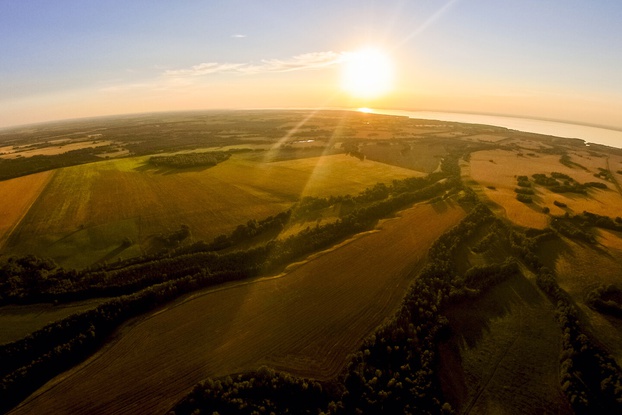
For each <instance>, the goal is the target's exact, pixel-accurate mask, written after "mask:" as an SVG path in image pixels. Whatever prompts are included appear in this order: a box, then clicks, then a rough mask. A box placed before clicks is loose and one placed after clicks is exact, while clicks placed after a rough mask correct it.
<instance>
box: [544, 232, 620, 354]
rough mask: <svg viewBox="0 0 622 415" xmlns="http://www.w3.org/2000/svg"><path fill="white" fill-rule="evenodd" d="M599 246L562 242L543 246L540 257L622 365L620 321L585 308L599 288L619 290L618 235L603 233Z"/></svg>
mask: <svg viewBox="0 0 622 415" xmlns="http://www.w3.org/2000/svg"><path fill="white" fill-rule="evenodd" d="M601 234H602V235H603V236H602V237H600V238H599V241H600V242H601V243H602V244H603V246H604V247H605V248H606V249H603V247H602V246H590V245H586V244H582V243H577V242H574V241H572V240H570V239H567V238H563V239H562V240H561V242H560V241H550V242H547V243H545V244H543V246H542V248H541V250H542V257H543V258H545V259H546V265H547V266H548V267H549V268H551V269H554V270H555V271H556V273H557V280H558V283H559V286H560V287H561V288H563V289H564V290H565V291H566V292H567V293H568V294H570V296H571V297H572V299H573V300H574V301H575V302H576V304H577V305H578V306H579V307H580V309H581V311H582V312H583V313H584V317H585V318H586V319H587V320H588V323H589V326H590V327H591V329H592V330H593V331H594V334H595V335H596V337H597V338H598V340H599V341H601V342H602V343H603V344H604V345H605V346H606V347H607V348H608V350H609V351H610V352H611V354H612V355H613V356H614V357H615V358H616V360H617V362H618V364H622V325H621V324H620V319H617V318H615V317H611V316H608V315H605V314H601V313H599V312H597V311H595V310H592V309H591V308H589V307H588V306H587V305H586V304H585V297H586V295H587V294H588V293H589V292H590V291H591V290H593V289H594V288H596V287H597V286H598V285H601V284H602V285H609V284H613V285H616V286H617V287H622V250H620V249H618V248H617V247H616V246H620V245H621V244H622V241H621V240H620V236H619V234H616V233H613V232H602V233H601Z"/></svg>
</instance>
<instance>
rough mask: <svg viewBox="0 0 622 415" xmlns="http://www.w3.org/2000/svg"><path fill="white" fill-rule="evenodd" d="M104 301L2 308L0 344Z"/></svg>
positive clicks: (7, 306) (0, 315)
mask: <svg viewBox="0 0 622 415" xmlns="http://www.w3.org/2000/svg"><path fill="white" fill-rule="evenodd" d="M104 301H106V300H105V299H102V298H98V299H94V300H88V301H79V302H75V303H71V304H66V305H65V304H63V305H56V306H54V305H52V304H32V305H6V306H3V307H0V344H3V343H8V342H12V341H14V340H19V339H21V338H22V337H24V336H26V335H28V334H30V333H32V332H33V331H35V330H39V329H40V328H42V327H43V326H45V325H46V324H49V323H52V322H54V321H58V320H61V319H63V318H65V317H68V316H70V315H71V314H75V313H79V312H82V311H86V310H89V309H91V308H95V307H97V306H98V305H99V304H101V303H103V302H104Z"/></svg>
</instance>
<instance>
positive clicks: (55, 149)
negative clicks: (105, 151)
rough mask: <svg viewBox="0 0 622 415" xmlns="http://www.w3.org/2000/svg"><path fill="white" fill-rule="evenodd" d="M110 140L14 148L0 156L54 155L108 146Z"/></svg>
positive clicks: (7, 157) (9, 157)
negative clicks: (29, 148)
mask: <svg viewBox="0 0 622 415" xmlns="http://www.w3.org/2000/svg"><path fill="white" fill-rule="evenodd" d="M111 144H112V142H110V141H80V142H76V143H69V144H62V143H61V144H59V145H57V146H46V147H41V148H33V149H31V150H28V149H22V148H18V149H15V148H14V149H13V150H10V151H6V152H5V154H0V158H5V159H12V158H16V157H32V156H53V155H56V154H62V153H66V152H68V151H73V150H80V149H84V148H96V147H106V146H109V145H111Z"/></svg>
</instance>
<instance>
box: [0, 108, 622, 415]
mask: <svg viewBox="0 0 622 415" xmlns="http://www.w3.org/2000/svg"><path fill="white" fill-rule="evenodd" d="M76 131H77V132H76ZM91 136H92V137H91ZM0 139H4V140H5V141H6V142H5V143H4V144H6V145H5V146H4V147H2V148H3V149H5V150H6V151H7V152H9V153H10V154H11V158H6V159H2V160H0V173H3V172H4V173H3V174H5V175H6V176H1V177H13V178H9V179H7V180H2V181H0V195H2V196H3V197H5V198H6V200H15V201H16V203H13V204H3V205H1V206H0V214H1V215H0V254H1V255H2V256H1V257H0V258H7V257H9V256H11V255H29V254H34V255H36V256H42V257H51V258H53V259H54V260H55V261H56V262H57V263H58V264H60V265H61V266H62V267H64V268H65V269H66V270H61V271H58V269H55V268H50V269H47V268H46V269H44V270H43V271H42V270H41V269H36V268H35V269H33V270H31V271H32V273H31V274H28V270H29V268H28V267H26V266H25V268H24V270H25V271H24V272H25V274H24V275H23V276H22V275H15V274H11V273H10V271H11V267H12V266H14V267H17V265H11V264H12V263H10V262H9V263H8V264H9V265H8V266H7V267H6V268H5V269H6V270H8V272H7V275H12V276H11V277H7V278H5V279H6V281H5V280H4V279H3V280H2V281H0V282H2V283H3V284H4V286H5V287H8V289H10V290H11V295H12V296H8V295H7V296H5V297H4V298H3V301H5V302H4V303H3V304H4V305H2V306H0V329H3V332H2V338H1V339H0V343H2V342H11V343H6V344H0V352H1V353H3V354H2V356H3V359H8V360H7V361H6V362H5V363H7V367H8V366H9V364H8V363H11V365H10V367H11V368H12V369H10V370H8V369H7V371H5V372H6V373H5V372H2V375H3V379H2V382H5V383H3V385H8V387H16V388H19V387H20V385H22V384H21V383H19V382H26V381H27V380H28V379H30V378H29V376H32V378H33V379H35V381H34V383H31V384H26V383H24V385H26V386H32V387H31V389H29V391H34V390H35V389H36V387H38V386H39V385H43V386H41V387H40V388H39V389H38V390H36V392H34V393H33V394H32V395H30V396H29V397H28V398H26V399H25V400H24V401H23V402H22V403H21V404H19V405H18V406H17V407H15V408H14V409H13V410H12V411H11V412H10V413H12V414H27V413H32V414H39V413H72V414H73V413H78V414H80V413H88V414H91V413H101V414H104V413H105V414H108V413H113V414H120V413H154V414H155V413H166V411H168V410H170V409H171V408H173V409H174V410H175V411H176V413H177V414H178V415H179V414H182V413H193V411H194V409H197V410H204V411H207V413H211V412H210V408H212V407H211V406H209V405H210V404H211V403H213V404H214V405H216V402H220V401H219V400H222V402H220V403H223V402H224V403H227V404H228V403H232V404H233V405H234V406H235V407H236V408H237V409H236V410H239V411H241V413H252V410H251V408H257V410H258V411H259V412H261V410H260V408H264V409H263V410H264V411H269V410H272V411H274V412H276V413H278V412H279V411H281V410H283V408H289V407H288V406H287V405H289V404H288V403H287V396H289V395H288V392H287V391H288V390H290V389H288V388H291V387H293V386H292V385H299V386H300V385H306V386H304V387H303V386H301V387H302V388H303V389H302V390H305V387H309V385H314V386H313V387H312V388H311V387H309V390H311V389H313V391H314V392H313V393H319V394H320V395H321V397H322V402H323V403H322V404H318V406H317V408H315V407H313V408H312V409H313V410H315V409H317V411H324V413H330V414H346V413H354V412H356V411H362V412H363V413H399V412H400V411H402V410H404V411H406V412H408V411H411V412H415V413H420V412H425V411H426V410H427V411H429V412H431V413H438V412H442V411H444V412H446V413H451V411H455V413H460V414H475V413H517V414H518V413H547V414H549V413H550V414H571V413H578V414H582V413H618V412H616V410H615V408H622V371H621V370H620V367H619V365H620V363H621V359H622V349H621V348H620V344H622V331H621V330H620V328H619V327H620V315H619V314H616V313H620V312H621V311H620V310H622V295H621V296H620V298H619V300H617V297H615V295H614V294H607V295H608V297H607V296H605V297H598V296H599V295H600V296H603V295H604V294H602V293H603V292H605V293H611V292H613V293H615V292H617V291H615V289H616V287H617V289H620V288H622V281H621V280H620V275H622V274H621V273H622V268H621V266H620V263H622V262H621V261H622V236H621V235H622V218H620V217H619V216H620V213H619V212H620V211H621V210H620V209H621V207H622V188H621V187H620V180H621V179H622V170H621V168H622V152H621V151H620V150H618V149H613V148H608V147H604V146H599V145H590V146H586V145H585V143H584V142H583V141H581V140H571V139H568V140H566V139H560V138H556V137H551V136H544V135H538V134H527V133H521V132H518V131H513V130H507V129H504V128H499V127H492V126H483V125H468V124H458V123H446V122H439V121H425V120H410V119H407V118H403V117H388V116H375V115H372V114H354V113H346V112H340V111H334V112H332V111H321V112H318V113H309V112H303V111H299V112H297V111H283V112H272V111H249V112H244V113H227V112H211V113H186V114H159V115H141V116H128V117H126V118H120V119H118V120H115V119H113V118H105V119H93V120H83V121H74V122H73V123H68V124H67V125H62V124H58V125H54V126H53V127H49V130H46V128H45V127H41V126H38V127H33V128H32V129H21V130H19V131H13V132H9V133H7V132H3V133H2V134H0ZM87 139H88V140H87ZM57 140H60V141H57ZM89 140H90V141H89ZM80 143H94V144H97V143H100V144H101V145H98V146H95V147H93V148H90V149H89V148H82V147H81V146H82V144H80ZM63 146H66V147H67V148H66V150H67V153H62V152H61V150H62V147H63ZM75 151H79V152H80V154H82V155H83V156H84V158H80V157H77V156H76V158H72V157H71V154H70V153H71V152H75ZM204 151H219V152H225V151H226V152H229V153H228V154H225V156H226V157H225V158H224V161H222V162H220V163H218V164H217V165H214V166H193V167H187V168H175V167H171V166H162V165H160V166H158V165H156V164H154V163H151V162H150V157H151V156H152V155H158V156H162V155H167V156H170V157H176V156H177V155H180V154H181V155H183V154H184V153H187V152H204ZM44 154H49V155H44ZM76 154H77V153H76ZM17 155H21V157H17ZM87 156H88V157H87ZM46 157H48V158H46ZM71 160H74V161H75V163H72V162H68V161H71ZM7 163H11V164H7ZM20 163H21V164H20ZM14 165H15V166H17V165H19V166H21V167H20V168H21V169H22V170H20V171H19V172H17V171H15V172H14V171H13V170H12V167H11V166H14ZM20 172H21V173H20ZM13 173H15V174H13ZM18 173H19V174H18ZM28 173H32V174H28ZM16 176H19V177H16ZM379 183H384V184H379ZM422 201H424V202H422ZM396 211H400V213H399V214H398V215H397V217H392V215H393V214H394V213H395V212H396ZM387 218H388V219H387ZM180 226H181V230H179V229H180ZM180 232H181V233H180ZM179 235H182V236H181V237H179V238H178V236H179ZM175 238H178V239H175ZM26 262H27V263H29V264H35V265H32V266H33V267H34V266H36V264H37V262H36V261H30V262H28V261H26ZM41 263H43V264H47V263H45V262H41ZM45 266H47V265H45ZM69 268H76V269H77V271H75V272H74V271H71V270H67V269H69ZM0 270H2V269H1V268H0ZM281 270H282V272H281ZM0 274H1V273H0ZM32 275H36V276H37V278H40V279H41V281H37V284H35V283H32V281H31V282H30V284H29V280H28V278H32ZM0 277H2V275H0ZM3 278H4V277H3ZM85 281H87V282H89V284H92V285H90V286H89V287H84V286H83V284H84V282H85ZM46 284H47V285H46ZM81 284H82V285H81ZM206 287H207V288H206ZM605 288H607V289H608V290H610V291H603V290H605ZM20 290H21V291H20ZM38 290H43V291H41V292H40V291H38ZM45 290H48V291H45ZM72 290H73V291H72ZM599 290H600V291H599ZM104 297H111V298H104ZM0 298H1V297H0ZM40 298H47V299H48V300H49V301H50V304H42V303H36V301H37V299H39V300H38V301H41V300H40ZM78 298H79V299H81V300H83V301H80V302H72V301H74V300H75V299H78ZM595 298H596V300H599V301H600V303H597V305H598V304H600V306H595V305H594V304H595V302H594V299H595ZM48 300H46V301H48ZM12 301H13V302H16V303H17V304H22V303H23V304H24V305H17V304H13V303H12ZM59 301H60V303H61V304H59ZM65 301H67V303H63V302H65ZM616 301H618V302H617V303H616ZM32 302H35V303H34V304H31V303H32ZM52 302H53V304H51V303H52ZM603 304H604V306H603ZM616 307H617V308H616ZM612 310H613V311H612ZM616 310H617V311H616ZM74 311H75V312H76V314H75V316H72V317H68V315H69V314H71V313H73V312H74ZM90 312H92V314H87V313H90ZM87 315H88V316H92V320H91V321H92V324H91V326H89V324H90V323H89V321H86V323H84V322H82V323H80V321H82V320H80V316H87ZM76 316H77V317H76ZM74 317H75V319H74V320H71V319H72V318H74ZM63 318H65V320H61V319H63ZM89 318H90V317H89ZM52 321H55V323H54V324H51V325H49V326H45V327H43V329H41V330H40V328H41V327H42V326H43V325H44V324H46V323H47V322H52ZM76 321H77V323H76ZM83 323H84V327H82V326H80V324H83ZM16 325H19V327H16ZM107 330H108V331H107ZM31 331H33V332H34V333H33V334H32V335H31V336H30V337H29V336H26V335H27V334H28V333H29V332H31ZM46 333H48V334H49V333H51V334H49V335H48V334H46ZM24 336H25V337H24ZM33 336H34V337H33ZM37 336H38V337H37ZM46 336H48V337H46ZM55 336H56V337H55ZM63 336H66V338H65V337H63ZM72 336H73V337H72ZM57 337H58V338H60V340H58V343H56V341H57ZM2 339H3V340H2ZM91 340H92V341H93V343H89V342H90V341H91ZM31 345H34V346H32V347H31ZM37 347H38V348H39V349H40V350H39V349H37ZM48 349H51V350H48ZM37 353H38V354H37ZM54 353H57V354H58V356H60V357H58V358H57V360H55V359H56V358H54V357H49V356H56V355H55V354H54ZM14 356H16V357H17V360H16V362H18V363H15V364H14V365H13V363H12V359H13V358H14ZM46 356H47V357H46ZM20 359H21V360H20ZM46 359H47V360H46ZM31 360H32V362H31ZM46 365H47V366H46ZM13 366H14V368H13ZM260 367H263V368H264V369H261V376H267V377H268V378H267V379H268V380H265V379H263V380H262V379H260V380H259V381H258V380H257V379H258V378H257V376H256V372H255V371H256V370H257V369H259V368H260ZM59 368H64V369H62V370H60V369H59ZM67 368H69V370H67V371H66V372H63V373H61V372H62V371H63V370H65V369H67ZM265 368H269V369H265ZM274 370H276V371H277V372H274ZM261 376H260V377H261ZM24 379H25V380H24ZM270 379H271V380H270ZM284 379H285V380H284ZM264 381H266V382H272V385H274V390H276V392H275V393H276V395H275V396H272V395H269V396H271V397H263V398H262V397H261V396H259V397H257V396H255V395H254V393H255V394H259V392H254V391H261V390H262V389H261V388H263V387H265V384H264V383H262V382H264ZM281 381H282V382H284V383H283V385H285V386H283V389H279V388H280V387H281V386H278V387H277V384H278V385H281V383H279V382H281ZM46 382H47V383H46ZM254 382H255V383H254ZM287 382H292V383H291V384H290V383H287ZM14 385H18V386H14ZM33 385H36V387H35V386H33ZM195 385H196V386H195ZM253 385H254V386H253ZM288 385H289V386H288ZM318 385H319V386H318ZM227 388H229V389H227ZM255 388H256V389H255ZM318 388H319V390H320V391H319V392H318ZM322 388H324V389H322ZM7 390H10V389H7ZM191 390H192V391H193V392H192V394H191V395H188V397H186V398H184V396H186V394H188V393H189V392H190V391H191ZM300 393H301V394H302V392H300ZM238 394H239V395H238ZM322 394H323V395H322ZM320 395H317V396H320ZM23 396H26V395H25V394H24V395H23ZM296 396H298V395H296ZM208 397H211V398H210V399H212V400H210V399H208ZM283 397H285V398H283ZM20 399H22V398H20ZM203 399H205V401H203ZM256 399H258V400H257V401H255V400H256ZM262 399H263V400H262ZM279 399H283V402H280V401H279ZM229 400H230V402H229ZM16 402H17V400H16ZM224 403H223V405H224ZM281 404H283V405H286V406H284V407H283V406H279V405H281ZM13 405H14V404H13ZM201 405H206V406H201ZM236 405H237V406H236ZM253 405H255V406H253ZM272 405H274V406H272ZM616 405H617V406H616ZM224 407H227V406H224ZM242 407H244V408H245V409H244V411H246V412H244V411H242ZM405 408H406V409H405ZM430 408H433V409H430ZM441 410H442V411H441ZM185 411H187V412H185ZM378 411H380V412H378ZM396 411H397V412H396ZM234 412H235V411H234ZM221 413H222V412H221ZM318 413H319V412H318Z"/></svg>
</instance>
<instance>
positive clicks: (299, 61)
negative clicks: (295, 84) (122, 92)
mask: <svg viewBox="0 0 622 415" xmlns="http://www.w3.org/2000/svg"><path fill="white" fill-rule="evenodd" d="M345 56H346V54H345V53H336V52H311V53H303V54H301V55H296V56H293V57H291V58H289V59H263V60H261V61H260V62H259V63H252V62H250V63H218V62H206V63H201V64H198V65H194V66H192V67H191V68H188V69H174V70H168V71H165V72H164V75H165V76H170V77H193V76H203V75H210V74H217V73H233V74H245V75H254V74H261V73H275V72H293V71H308V70H314V69H321V68H326V67H329V66H333V65H336V64H339V63H341V62H343V61H344V59H345Z"/></svg>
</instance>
